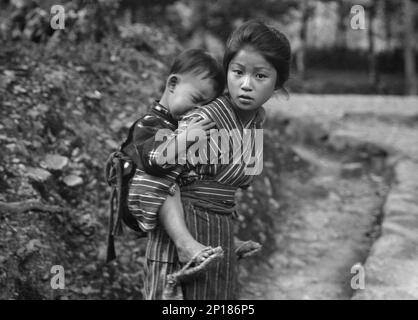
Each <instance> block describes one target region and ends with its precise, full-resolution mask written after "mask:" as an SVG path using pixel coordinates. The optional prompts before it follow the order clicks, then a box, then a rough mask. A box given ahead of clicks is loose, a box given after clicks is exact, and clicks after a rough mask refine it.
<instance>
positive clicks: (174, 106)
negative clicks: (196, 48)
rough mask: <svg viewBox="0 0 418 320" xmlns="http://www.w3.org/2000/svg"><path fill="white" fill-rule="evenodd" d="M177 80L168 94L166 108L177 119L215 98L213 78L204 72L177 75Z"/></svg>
mask: <svg viewBox="0 0 418 320" xmlns="http://www.w3.org/2000/svg"><path fill="white" fill-rule="evenodd" d="M177 77H178V82H177V84H176V86H175V88H174V90H173V92H172V93H171V94H170V95H169V98H168V108H169V110H170V113H171V115H172V116H173V117H174V119H177V120H178V119H179V118H180V117H181V116H182V115H183V114H184V113H186V112H187V111H189V110H191V109H193V108H195V107H198V106H202V105H205V104H207V103H209V102H210V101H212V100H213V99H215V98H216V96H215V94H216V92H215V89H214V86H213V80H212V79H208V78H204V77H205V74H196V75H195V74H182V75H178V76H177Z"/></svg>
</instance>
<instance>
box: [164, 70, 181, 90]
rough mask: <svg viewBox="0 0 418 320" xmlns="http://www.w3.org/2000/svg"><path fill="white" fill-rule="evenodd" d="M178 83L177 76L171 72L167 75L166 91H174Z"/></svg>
mask: <svg viewBox="0 0 418 320" xmlns="http://www.w3.org/2000/svg"><path fill="white" fill-rule="evenodd" d="M178 83H179V77H178V76H176V75H174V74H172V75H170V76H169V77H168V79H167V88H168V91H170V92H171V93H173V92H174V89H175V88H176V85H177V84H178Z"/></svg>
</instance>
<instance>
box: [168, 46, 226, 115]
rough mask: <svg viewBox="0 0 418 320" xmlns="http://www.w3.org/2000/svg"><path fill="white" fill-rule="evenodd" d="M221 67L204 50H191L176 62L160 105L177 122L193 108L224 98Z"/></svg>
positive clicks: (185, 52) (178, 57) (223, 79)
mask: <svg viewBox="0 0 418 320" xmlns="http://www.w3.org/2000/svg"><path fill="white" fill-rule="evenodd" d="M224 88H225V75H224V71H223V69H222V66H221V65H220V64H219V63H218V62H217V61H216V60H215V58H213V57H212V56H211V55H210V54H208V53H206V52H205V51H203V50H201V49H190V50H186V51H184V52H183V53H181V54H180V55H179V56H177V57H176V59H175V60H174V63H173V65H172V66H171V69H170V74H169V76H168V78H167V81H166V85H165V90H164V94H163V96H162V98H161V100H160V103H161V104H162V105H163V106H165V107H166V108H168V110H169V111H170V113H171V115H172V116H173V117H174V118H175V119H179V117H180V116H181V115H183V114H184V113H186V112H187V111H189V110H191V109H192V108H194V107H198V106H201V105H205V104H207V103H209V102H210V101H212V100H213V99H215V98H216V97H218V96H219V95H221V94H222V92H223V90H224Z"/></svg>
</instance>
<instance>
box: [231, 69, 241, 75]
mask: <svg viewBox="0 0 418 320" xmlns="http://www.w3.org/2000/svg"><path fill="white" fill-rule="evenodd" d="M232 72H233V73H236V74H238V75H241V74H242V71H241V70H239V69H235V70H232Z"/></svg>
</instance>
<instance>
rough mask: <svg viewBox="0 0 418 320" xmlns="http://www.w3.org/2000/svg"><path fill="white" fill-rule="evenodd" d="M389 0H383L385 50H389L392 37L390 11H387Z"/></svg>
mask: <svg viewBox="0 0 418 320" xmlns="http://www.w3.org/2000/svg"><path fill="white" fill-rule="evenodd" d="M389 10H390V6H389V0H385V1H383V15H384V23H385V42H386V50H387V51H390V50H391V39H392V20H391V18H390V16H391V12H389Z"/></svg>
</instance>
